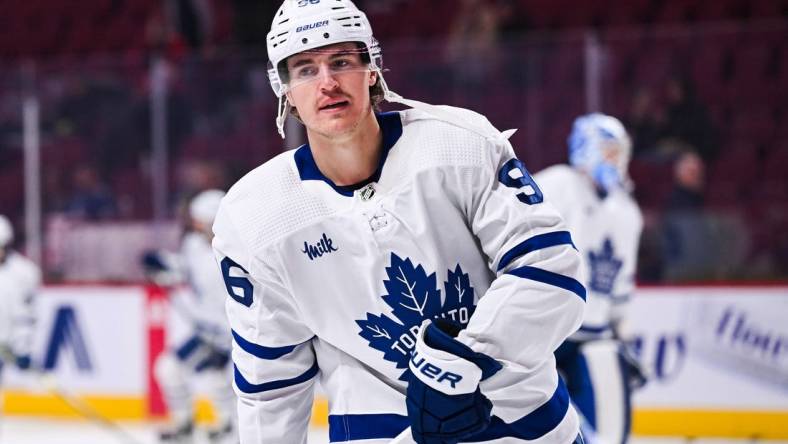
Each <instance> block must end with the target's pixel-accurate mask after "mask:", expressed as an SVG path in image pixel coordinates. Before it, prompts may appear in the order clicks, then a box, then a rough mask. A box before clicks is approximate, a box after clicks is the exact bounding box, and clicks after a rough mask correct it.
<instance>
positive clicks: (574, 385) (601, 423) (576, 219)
mask: <svg viewBox="0 0 788 444" xmlns="http://www.w3.org/2000/svg"><path fill="white" fill-rule="evenodd" d="M568 142H569V165H555V166H552V167H549V168H547V169H545V170H543V171H540V172H539V173H537V174H535V175H534V179H536V181H537V183H538V184H539V186H540V187H541V189H542V190H543V191H544V194H545V196H546V197H548V198H550V199H551V202H552V203H553V205H555V207H556V208H557V209H558V211H559V212H560V213H561V215H562V216H563V217H564V220H565V221H566V223H567V224H568V225H569V228H570V231H571V233H572V239H573V240H574V242H575V245H576V247H577V249H578V250H579V251H580V253H581V255H582V257H583V259H584V261H583V262H584V268H585V275H586V282H584V284H585V286H586V288H587V290H588V299H587V305H586V311H585V318H584V320H583V325H582V326H581V327H580V330H578V332H576V333H575V334H573V335H572V336H570V337H569V339H568V340H567V341H566V342H564V343H563V344H562V345H561V347H559V349H558V350H557V351H556V361H557V365H558V369H559V371H560V372H561V373H562V375H563V377H564V378H565V379H566V382H567V386H568V388H569V394H570V396H571V398H572V400H573V402H574V404H575V405H576V406H577V407H578V409H579V410H580V412H581V413H582V414H583V416H584V417H585V423H586V424H585V425H587V426H590V427H592V428H593V430H592V431H590V432H589V433H585V431H584V434H585V436H586V439H587V440H588V441H593V438H592V437H594V436H595V437H596V438H597V441H598V442H600V443H605V444H619V443H623V442H626V440H627V436H628V435H629V430H630V418H631V408H630V407H631V406H630V398H631V396H630V395H631V391H632V389H634V388H637V387H640V386H642V385H643V384H644V383H645V377H644V375H643V371H642V369H641V368H640V366H639V365H638V363H637V361H636V360H635V359H634V358H633V357H632V356H631V355H630V354H629V352H628V351H627V348H626V341H625V339H626V338H627V332H626V328H625V323H624V320H625V318H624V314H625V308H626V306H627V305H626V304H627V302H628V301H629V297H630V295H631V294H632V292H633V291H634V290H635V271H636V262H637V251H638V243H639V241H640V233H641V231H642V228H643V216H642V214H641V212H640V208H638V205H637V203H636V202H635V200H634V199H633V198H632V196H631V195H630V189H631V183H630V179H629V175H628V173H627V169H628V166H629V159H630V156H631V152H632V142H631V140H630V137H629V135H628V134H627V132H626V130H625V129H624V126H623V125H622V124H621V122H620V121H619V120H618V119H616V118H615V117H611V116H607V115H604V114H599V113H594V114H589V115H584V116H580V117H578V118H577V119H576V120H575V122H574V125H573V127H572V132H571V134H570V135H569V139H568Z"/></svg>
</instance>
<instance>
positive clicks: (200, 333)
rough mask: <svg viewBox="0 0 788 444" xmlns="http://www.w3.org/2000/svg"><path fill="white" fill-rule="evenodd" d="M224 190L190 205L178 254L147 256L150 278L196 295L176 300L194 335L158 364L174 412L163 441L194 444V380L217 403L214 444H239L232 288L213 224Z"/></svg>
mask: <svg viewBox="0 0 788 444" xmlns="http://www.w3.org/2000/svg"><path fill="white" fill-rule="evenodd" d="M222 197H224V192H223V191H220V190H207V191H203V192H201V193H199V194H198V195H197V196H195V197H194V198H193V199H192V200H191V202H190V203H189V209H188V210H189V211H188V214H189V220H190V222H189V225H190V227H189V228H190V230H189V231H188V232H187V233H186V235H185V236H184V237H183V240H182V243H181V249H180V251H179V252H178V253H169V252H163V251H156V252H149V253H146V254H145V256H144V257H143V265H144V267H145V269H146V272H147V275H148V277H149V279H150V280H152V281H153V282H154V283H156V284H157V285H161V286H167V287H171V286H174V285H179V284H184V283H185V284H187V285H188V286H189V287H190V289H191V294H192V296H193V297H191V298H188V299H186V300H183V301H181V300H179V301H173V302H174V304H173V305H175V306H176V307H177V308H178V311H179V314H181V315H183V316H184V317H186V318H187V320H188V321H189V322H190V323H191V330H192V331H191V333H190V334H189V335H187V336H186V339H185V340H184V341H181V342H180V343H179V344H177V345H176V346H174V347H170V348H168V349H167V350H166V351H165V352H164V353H162V354H161V355H160V356H159V358H158V359H157V360H156V364H155V370H154V374H155V377H156V381H157V382H158V383H159V386H160V387H161V389H162V392H163V394H164V399H165V401H166V403H167V407H168V409H169V413H170V423H169V424H168V426H167V427H165V428H164V429H163V430H162V431H161V433H160V440H161V442H162V443H177V444H182V443H183V444H185V443H192V442H195V441H194V436H193V435H194V391H193V384H190V382H193V381H194V380H195V379H200V381H205V384H201V387H205V388H206V389H207V393H206V394H207V395H208V396H209V397H210V399H211V402H212V403H213V407H214V411H215V412H216V416H217V422H216V425H215V426H214V427H212V428H211V429H209V430H208V439H209V442H211V443H212V444H213V443H215V444H220V443H221V444H225V443H226V444H229V443H234V442H237V438H236V437H235V435H236V433H235V427H234V424H235V416H236V415H235V394H234V393H233V390H232V385H231V383H230V377H231V376H230V369H229V364H230V328H229V326H228V324H227V319H226V317H225V314H224V302H225V299H226V297H227V296H226V295H227V290H226V289H225V286H224V281H223V280H222V275H221V272H220V270H219V267H218V265H217V264H216V260H215V259H214V256H213V251H212V249H211V239H212V238H213V232H212V230H211V225H212V224H213V220H214V217H215V216H216V211H217V209H218V207H219V201H220V200H221V198H222Z"/></svg>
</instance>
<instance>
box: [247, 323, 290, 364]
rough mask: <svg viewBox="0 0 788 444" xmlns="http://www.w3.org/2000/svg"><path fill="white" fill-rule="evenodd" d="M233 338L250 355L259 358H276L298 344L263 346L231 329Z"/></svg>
mask: <svg viewBox="0 0 788 444" xmlns="http://www.w3.org/2000/svg"><path fill="white" fill-rule="evenodd" d="M232 333H233V339H235V343H236V344H238V346H239V347H241V349H242V350H243V351H245V352H247V353H249V354H250V355H253V356H256V357H258V358H260V359H267V360H272V359H277V358H281V357H282V356H284V355H286V354H288V353H290V352H291V351H293V350H295V348H296V347H298V345H288V346H285V347H265V346H263V345H259V344H255V343H254V342H250V341H247V340H246V339H244V338H243V337H241V335H239V334H238V333H236V332H235V330H232Z"/></svg>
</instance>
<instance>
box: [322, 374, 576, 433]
mask: <svg viewBox="0 0 788 444" xmlns="http://www.w3.org/2000/svg"><path fill="white" fill-rule="evenodd" d="M568 408H569V393H568V392H567V390H566V385H565V384H564V381H563V380H562V379H561V378H558V386H557V387H556V389H555V392H553V396H551V397H550V399H549V400H547V402H545V403H544V404H542V405H541V406H539V408H537V409H536V410H534V411H533V412H531V413H529V414H527V415H525V416H523V417H522V418H520V419H518V420H516V421H514V422H513V423H506V422H504V421H503V420H502V419H501V418H499V417H497V416H493V417H492V419H491V421H490V426H489V427H488V428H487V429H485V430H484V431H483V432H481V433H478V434H475V435H473V436H470V437H468V438H466V439H464V440H463V442H479V441H491V440H494V439H500V438H505V437H514V438H520V439H525V440H534V439H537V438H541V437H542V436H544V435H546V434H547V433H549V432H550V431H552V430H553V429H555V428H556V427H557V426H558V424H560V423H561V420H563V419H564V416H566V411H567V409H568ZM409 425H410V420H409V419H408V417H407V416H404V415H396V414H391V413H378V414H366V415H329V417H328V437H329V442H347V441H355V440H362V439H391V438H394V437H396V436H397V435H399V434H400V433H401V432H402V431H403V430H405V428H407V427H408V426H409Z"/></svg>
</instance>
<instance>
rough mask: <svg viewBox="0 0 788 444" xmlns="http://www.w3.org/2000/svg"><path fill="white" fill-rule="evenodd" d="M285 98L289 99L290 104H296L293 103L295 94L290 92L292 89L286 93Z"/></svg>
mask: <svg viewBox="0 0 788 444" xmlns="http://www.w3.org/2000/svg"><path fill="white" fill-rule="evenodd" d="M285 99H286V100H287V103H289V104H290V106H295V104H294V103H293V96H292V95H291V94H290V91H288V92H286V93H285Z"/></svg>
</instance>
